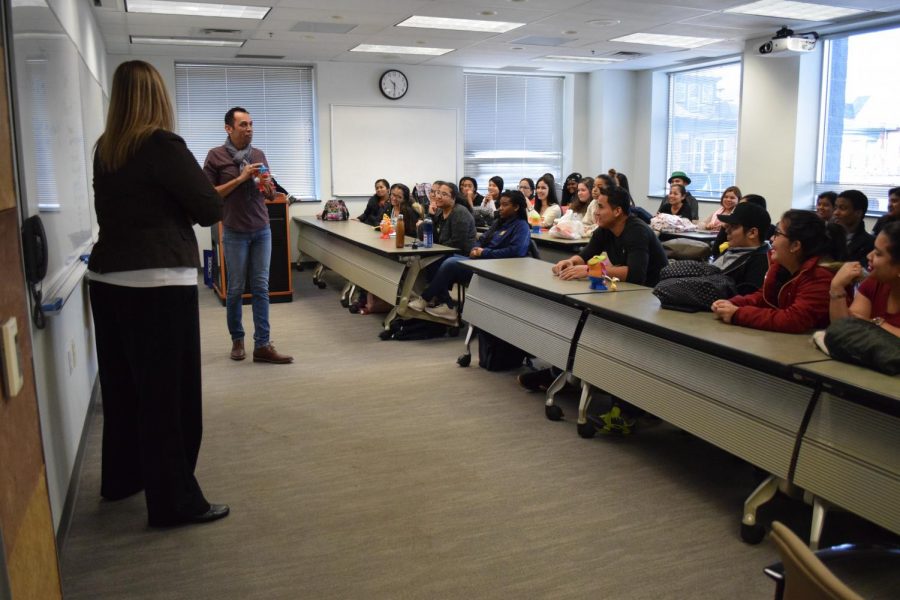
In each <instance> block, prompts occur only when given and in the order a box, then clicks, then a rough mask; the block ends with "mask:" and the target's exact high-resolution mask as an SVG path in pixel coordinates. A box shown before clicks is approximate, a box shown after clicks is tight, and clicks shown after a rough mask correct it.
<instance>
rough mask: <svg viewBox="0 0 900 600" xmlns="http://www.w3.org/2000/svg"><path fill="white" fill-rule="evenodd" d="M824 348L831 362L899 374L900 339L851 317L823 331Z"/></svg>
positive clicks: (872, 324)
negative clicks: (835, 361) (832, 360)
mask: <svg viewBox="0 0 900 600" xmlns="http://www.w3.org/2000/svg"><path fill="white" fill-rule="evenodd" d="M825 345H826V346H827V347H828V354H829V355H830V356H831V358H833V359H835V360H839V361H841V362H847V363H852V364H855V365H860V366H862V367H868V368H870V369H875V370H876V371H880V372H882V373H885V374H887V375H897V374H900V337H897V336H896V335H894V334H892V333H890V332H889V331H885V330H884V329H882V328H881V327H879V326H878V325H876V324H875V323H872V322H871V321H867V320H865V319H857V318H855V317H848V318H846V319H841V320H840V321H835V322H834V323H832V324H831V325H830V326H829V327H828V329H826V330H825Z"/></svg>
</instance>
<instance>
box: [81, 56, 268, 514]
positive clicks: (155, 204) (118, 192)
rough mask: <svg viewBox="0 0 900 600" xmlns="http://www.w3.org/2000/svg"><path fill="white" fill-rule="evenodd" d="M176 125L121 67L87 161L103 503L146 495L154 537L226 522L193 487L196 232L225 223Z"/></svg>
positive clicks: (196, 448)
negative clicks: (176, 528) (94, 227)
mask: <svg viewBox="0 0 900 600" xmlns="http://www.w3.org/2000/svg"><path fill="white" fill-rule="evenodd" d="M173 122H174V117H173V112H172V105H171V103H170V101H169V96H168V93H167V92H166V88H165V84H164V83H163V80H162V77H160V75H159V73H158V72H157V71H156V69H154V68H153V67H152V66H151V65H149V64H147V63H145V62H142V61H129V62H125V63H122V64H121V65H119V67H118V68H117V69H116V72H115V75H114V76H113V84H112V94H111V96H110V105H109V113H108V115H107V120H106V129H105V131H104V132H103V135H101V136H100V139H99V140H97V146H96V152H95V153H94V202H95V207H96V211H97V221H98V224H99V225H100V234H99V239H98V241H97V244H96V245H95V246H94V249H93V251H92V252H91V258H90V263H89V265H88V269H89V279H90V297H91V310H92V312H93V316H94V324H95V333H96V339H97V358H98V361H99V367H100V375H99V376H100V390H101V393H102V396H103V458H102V475H101V488H100V493H101V495H102V496H103V497H104V498H106V499H108V500H119V499H122V498H125V497H128V496H131V495H132V494H136V493H137V492H139V491H141V490H144V495H145V497H146V502H147V513H148V520H149V524H150V525H151V526H154V527H160V526H163V527H164V526H172V525H179V524H185V523H205V522H209V521H214V520H216V519H220V518H222V517H224V516H226V515H228V512H229V509H228V506H227V505H225V504H210V503H209V502H207V501H206V498H204V497H203V492H202V491H201V490H200V485H199V484H198V483H197V479H196V478H195V477H194V468H195V467H196V465H197V457H198V455H199V453H200V440H201V436H202V429H203V423H202V416H201V396H202V386H201V381H200V317H199V309H198V303H197V269H198V268H199V267H200V260H199V258H198V255H199V252H198V250H197V239H196V238H195V237H194V230H193V225H194V224H195V223H197V224H200V225H212V224H214V223H216V222H218V221H219V220H221V218H222V198H221V197H220V196H219V194H218V193H216V190H215V189H214V188H213V187H212V185H210V183H209V181H208V180H207V179H206V176H205V175H204V174H203V171H201V170H200V167H199V166H198V165H197V161H196V159H195V158H194V156H193V155H192V154H191V153H190V151H189V150H188V149H187V146H186V145H185V143H184V140H182V139H181V138H180V137H178V136H177V135H175V134H174V133H172V126H173ZM244 170H245V171H249V174H251V175H252V174H253V173H254V172H256V171H258V170H259V165H258V164H257V165H246V166H245V167H244Z"/></svg>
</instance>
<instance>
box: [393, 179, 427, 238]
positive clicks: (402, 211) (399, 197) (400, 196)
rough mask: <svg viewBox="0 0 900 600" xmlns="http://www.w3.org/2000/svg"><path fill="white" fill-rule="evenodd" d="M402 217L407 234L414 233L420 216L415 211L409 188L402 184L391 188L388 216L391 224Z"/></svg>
mask: <svg viewBox="0 0 900 600" xmlns="http://www.w3.org/2000/svg"><path fill="white" fill-rule="evenodd" d="M400 215H403V222H404V225H403V226H404V228H405V230H406V231H407V232H409V233H411V232H414V231H415V230H416V229H415V227H416V225H417V224H418V222H419V220H420V219H421V218H422V215H421V214H420V213H419V212H418V211H417V210H416V209H415V207H414V206H413V203H412V198H411V196H410V194H409V188H408V187H406V186H405V185H404V184H402V183H395V184H394V185H392V186H391V208H390V212H389V213H388V216H389V217H390V218H391V222H392V223H396V222H397V217H399V216H400Z"/></svg>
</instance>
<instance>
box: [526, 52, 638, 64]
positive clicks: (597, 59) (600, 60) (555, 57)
mask: <svg viewBox="0 0 900 600" xmlns="http://www.w3.org/2000/svg"><path fill="white" fill-rule="evenodd" d="M533 60H539V61H547V62H574V63H590V64H595V65H608V64H610V63H617V62H622V61H623V60H624V59H622V58H608V57H602V56H566V55H563V54H551V55H549V56H544V57H541V58H535V59H533Z"/></svg>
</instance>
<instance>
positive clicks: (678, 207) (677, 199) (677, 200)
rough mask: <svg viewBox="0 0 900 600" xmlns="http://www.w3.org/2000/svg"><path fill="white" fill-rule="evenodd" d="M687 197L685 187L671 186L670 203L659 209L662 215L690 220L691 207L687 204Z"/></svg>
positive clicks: (675, 184)
mask: <svg viewBox="0 0 900 600" xmlns="http://www.w3.org/2000/svg"><path fill="white" fill-rule="evenodd" d="M686 197H687V191H686V190H685V189H684V186H683V185H680V184H677V183H673V184H672V185H670V186H669V196H668V202H667V203H666V205H665V206H663V207H662V208H661V209H659V212H660V214H664V215H678V216H679V217H683V218H685V219H687V220H690V219H691V207H690V206H688V204H687V202H685V199H686Z"/></svg>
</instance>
